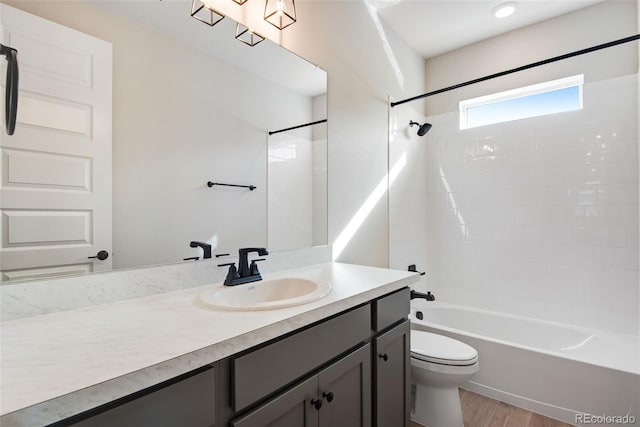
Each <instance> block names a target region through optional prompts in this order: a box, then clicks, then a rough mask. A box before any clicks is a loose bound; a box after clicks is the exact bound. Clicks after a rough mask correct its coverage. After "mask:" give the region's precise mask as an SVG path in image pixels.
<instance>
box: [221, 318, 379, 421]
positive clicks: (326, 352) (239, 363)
mask: <svg viewBox="0 0 640 427" xmlns="http://www.w3.org/2000/svg"><path fill="white" fill-rule="evenodd" d="M370 336H371V308H370V306H369V305H365V306H362V307H359V308H356V309H354V310H351V311H349V312H347V313H344V314H341V315H339V316H337V317H334V318H333V319H330V320H327V321H324V322H322V323H320V324H318V325H316V326H312V327H311V328H309V329H306V330H304V331H302V332H299V333H297V334H294V335H292V336H290V337H287V338H284V339H282V340H279V341H276V342H274V343H273V344H269V345H268V346H266V347H263V348H260V349H258V350H255V351H253V352H251V353H248V354H245V355H244V356H240V357H238V358H236V359H234V360H232V374H231V387H232V388H231V396H232V406H233V409H234V410H235V411H239V410H241V409H243V408H246V407H247V406H249V405H251V404H252V403H254V402H256V401H258V400H259V399H261V398H263V397H265V396H267V395H269V394H271V393H273V392H275V391H276V390H278V389H280V388H282V387H284V386H286V385H287V384H289V383H291V382H293V381H295V380H296V379H298V378H301V377H302V376H304V375H306V374H307V373H309V372H311V371H313V370H314V369H316V368H317V367H319V366H321V365H322V364H324V363H326V362H327V361H329V360H331V359H333V358H335V357H336V356H338V355H340V354H341V353H344V352H345V351H347V350H349V349H350V348H352V347H354V346H356V345H358V344H359V343H361V342H362V341H365V340H366V339H368V338H369V337H370Z"/></svg>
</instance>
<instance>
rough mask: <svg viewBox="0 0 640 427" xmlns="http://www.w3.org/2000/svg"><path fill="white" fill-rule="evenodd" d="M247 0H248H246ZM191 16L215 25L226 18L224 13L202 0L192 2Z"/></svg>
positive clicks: (211, 25)
mask: <svg viewBox="0 0 640 427" xmlns="http://www.w3.org/2000/svg"><path fill="white" fill-rule="evenodd" d="M245 1H246V0H245ZM191 16H192V17H194V18H196V19H197V20H198V21H200V22H204V23H205V24H207V25H209V26H210V27H213V26H214V25H216V24H217V23H218V22H220V21H222V20H223V19H224V15H223V14H221V13H220V12H218V11H217V10H215V9H213V8H212V7H209V6H207V5H206V4H204V3H203V2H202V1H200V0H193V1H192V3H191Z"/></svg>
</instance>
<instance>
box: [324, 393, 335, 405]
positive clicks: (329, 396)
mask: <svg viewBox="0 0 640 427" xmlns="http://www.w3.org/2000/svg"><path fill="white" fill-rule="evenodd" d="M322 397H325V398H326V399H327V402H329V403H331V401H333V392H332V391H330V392H328V393H327V392H326V391H325V392H324V393H322Z"/></svg>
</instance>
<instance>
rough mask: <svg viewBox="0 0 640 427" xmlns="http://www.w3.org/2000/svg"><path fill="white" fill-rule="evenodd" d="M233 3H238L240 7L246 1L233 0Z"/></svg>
mask: <svg viewBox="0 0 640 427" xmlns="http://www.w3.org/2000/svg"><path fill="white" fill-rule="evenodd" d="M233 1H234V2H236V3H238V4H239V5H240V6H242V5H243V4H245V3H246V2H247V0H233Z"/></svg>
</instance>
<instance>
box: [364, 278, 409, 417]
mask: <svg viewBox="0 0 640 427" xmlns="http://www.w3.org/2000/svg"><path fill="white" fill-rule="evenodd" d="M409 302H410V296H409V289H408V288H404V289H401V290H399V291H397V292H394V293H391V294H389V295H386V296H384V297H382V298H379V299H377V300H375V301H373V303H372V305H373V329H374V336H373V339H372V342H373V351H374V361H373V365H374V398H373V399H374V402H373V404H374V419H375V426H376V427H399V426H408V425H409V421H410V416H411V414H410V403H411V402H410V393H411V358H410V357H411V347H410V338H411V330H410V327H411V326H410V322H409V320H408V319H407V315H408V313H409V310H410V308H409Z"/></svg>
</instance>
